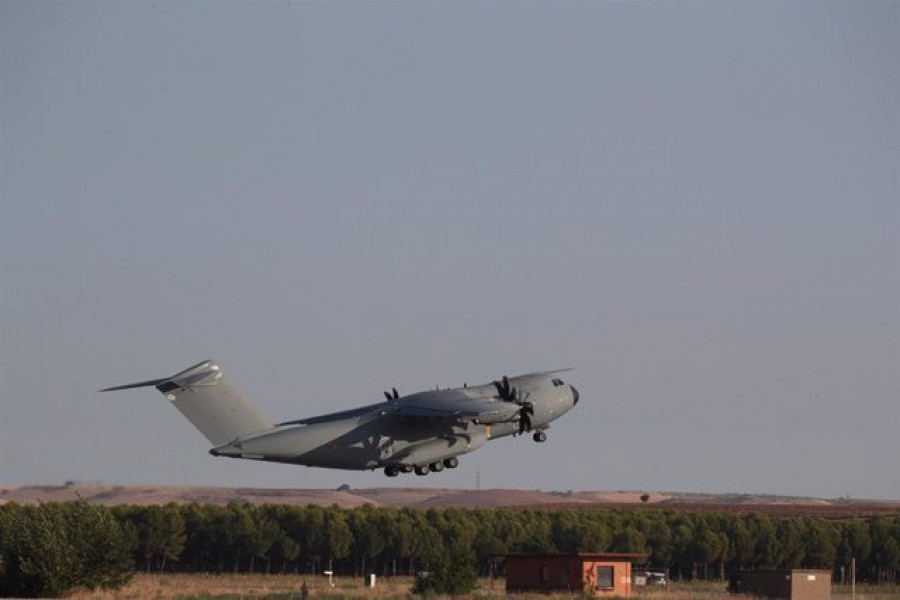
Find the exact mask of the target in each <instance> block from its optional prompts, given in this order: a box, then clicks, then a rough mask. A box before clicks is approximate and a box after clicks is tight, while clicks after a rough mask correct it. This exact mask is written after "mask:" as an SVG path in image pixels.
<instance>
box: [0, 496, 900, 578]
mask: <svg viewBox="0 0 900 600" xmlns="http://www.w3.org/2000/svg"><path fill="white" fill-rule="evenodd" d="M73 548H74V549H77V551H75V550H72V549H73ZM23 549H24V550H23ZM67 549H68V550H67ZM553 552H628V553H646V554H648V558H647V560H646V563H645V564H646V565H647V566H649V567H652V568H653V569H659V570H666V571H667V572H668V573H669V576H670V577H671V578H673V579H713V578H722V577H724V576H725V575H726V574H727V573H728V572H729V571H731V570H734V569H748V568H790V567H807V568H834V569H835V576H836V577H837V578H838V580H840V579H841V578H844V579H849V577H850V573H849V570H848V569H842V568H841V567H842V566H845V567H849V565H850V560H851V559H852V558H855V559H856V566H857V579H858V580H859V581H868V582H872V583H885V582H897V579H898V568H900V515H898V516H888V517H886V516H881V517H873V518H865V519H863V518H859V519H850V518H848V519H842V520H827V519H823V518H818V517H769V516H766V515H762V514H751V515H735V514H731V513H707V514H689V513H681V512H677V511H642V510H572V509H562V510H518V509H508V508H498V509H490V510H487V509H453V508H436V509H428V510H421V509H412V508H403V509H397V508H375V507H372V506H365V507H362V508H358V509H352V510H349V509H342V508H339V507H337V506H332V507H319V506H311V505H310V506H284V505H267V506H253V505H249V504H242V503H233V504H230V505H228V506H217V505H209V504H187V505H176V504H169V505H165V506H149V507H143V506H117V507H113V508H109V509H107V508H103V507H98V506H94V505H88V504H87V503H85V502H78V503H72V504H46V505H42V506H39V507H24V506H17V505H13V504H9V505H4V506H0V553H2V558H3V566H0V572H2V570H3V569H6V575H5V576H4V575H0V577H6V578H7V585H6V587H5V589H6V590H7V591H8V590H10V589H11V588H10V586H9V581H8V579H9V577H10V572H11V569H12V570H14V571H15V572H17V573H20V574H21V573H22V572H23V571H22V569H23V565H24V568H25V570H26V571H27V570H28V569H32V570H34V569H40V568H42V564H47V563H48V561H47V560H46V557H48V556H52V555H53V553H57V554H59V555H60V556H64V557H65V558H66V560H67V561H69V562H67V563H64V564H65V566H64V568H63V572H64V573H68V575H67V577H68V579H65V578H64V580H62V581H61V582H60V584H59V586H63V587H64V585H65V584H69V583H71V580H72V579H73V578H77V577H82V578H83V579H85V578H86V579H85V581H87V583H84V582H82V583H76V584H75V585H81V586H86V587H93V586H114V585H117V584H118V583H120V582H121V581H124V580H126V579H127V575H125V574H124V573H127V572H130V571H132V570H138V571H150V572H159V571H169V572H172V571H178V572H267V573H297V572H301V573H322V572H323V571H325V570H331V571H333V572H334V573H335V574H337V575H361V574H363V573H369V572H374V573H377V574H379V575H382V576H389V575H408V574H413V573H416V572H418V571H423V570H426V571H432V572H435V571H439V570H440V569H441V568H442V567H444V566H445V565H447V564H448V563H450V562H452V561H454V560H456V561H462V562H463V563H465V562H466V561H468V560H471V561H472V566H473V567H474V569H475V570H476V571H477V572H478V573H480V574H481V575H491V574H497V575H500V574H502V561H497V560H496V557H498V556H501V555H503V554H512V553H553ZM29 553H30V554H29ZM23 557H24V558H23ZM123 557H124V558H123ZM42 558H43V563H42ZM23 560H24V561H25V562H23ZM28 561H31V562H28ZM125 563H127V565H126V564H125ZM0 581H2V580H0ZM54 589H55V588H54ZM60 589H61V588H60Z"/></svg>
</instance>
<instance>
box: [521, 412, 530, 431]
mask: <svg viewBox="0 0 900 600" xmlns="http://www.w3.org/2000/svg"><path fill="white" fill-rule="evenodd" d="M522 427H524V428H525V431H531V417H529V416H528V415H527V414H523V415H522V420H521V421H520V422H519V428H520V429H521V428H522ZM520 433H521V432H520Z"/></svg>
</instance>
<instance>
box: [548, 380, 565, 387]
mask: <svg viewBox="0 0 900 600" xmlns="http://www.w3.org/2000/svg"><path fill="white" fill-rule="evenodd" d="M551 382H552V383H553V387H559V386H561V385H564V384H563V380H562V379H552V380H551Z"/></svg>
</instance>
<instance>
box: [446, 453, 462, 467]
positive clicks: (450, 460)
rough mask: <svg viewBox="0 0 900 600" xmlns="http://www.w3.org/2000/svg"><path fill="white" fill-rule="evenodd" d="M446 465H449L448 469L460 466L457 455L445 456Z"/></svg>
mask: <svg viewBox="0 0 900 600" xmlns="http://www.w3.org/2000/svg"><path fill="white" fill-rule="evenodd" d="M444 466H445V467H447V468H448V469H455V468H456V467H458V466H459V459H458V458H456V457H455V456H454V457H453V458H445V459H444Z"/></svg>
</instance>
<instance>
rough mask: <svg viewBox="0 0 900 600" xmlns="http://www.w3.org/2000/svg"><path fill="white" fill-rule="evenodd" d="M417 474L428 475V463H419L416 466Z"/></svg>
mask: <svg viewBox="0 0 900 600" xmlns="http://www.w3.org/2000/svg"><path fill="white" fill-rule="evenodd" d="M416 475H420V476H421V475H428V465H419V466H418V467H416Z"/></svg>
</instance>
